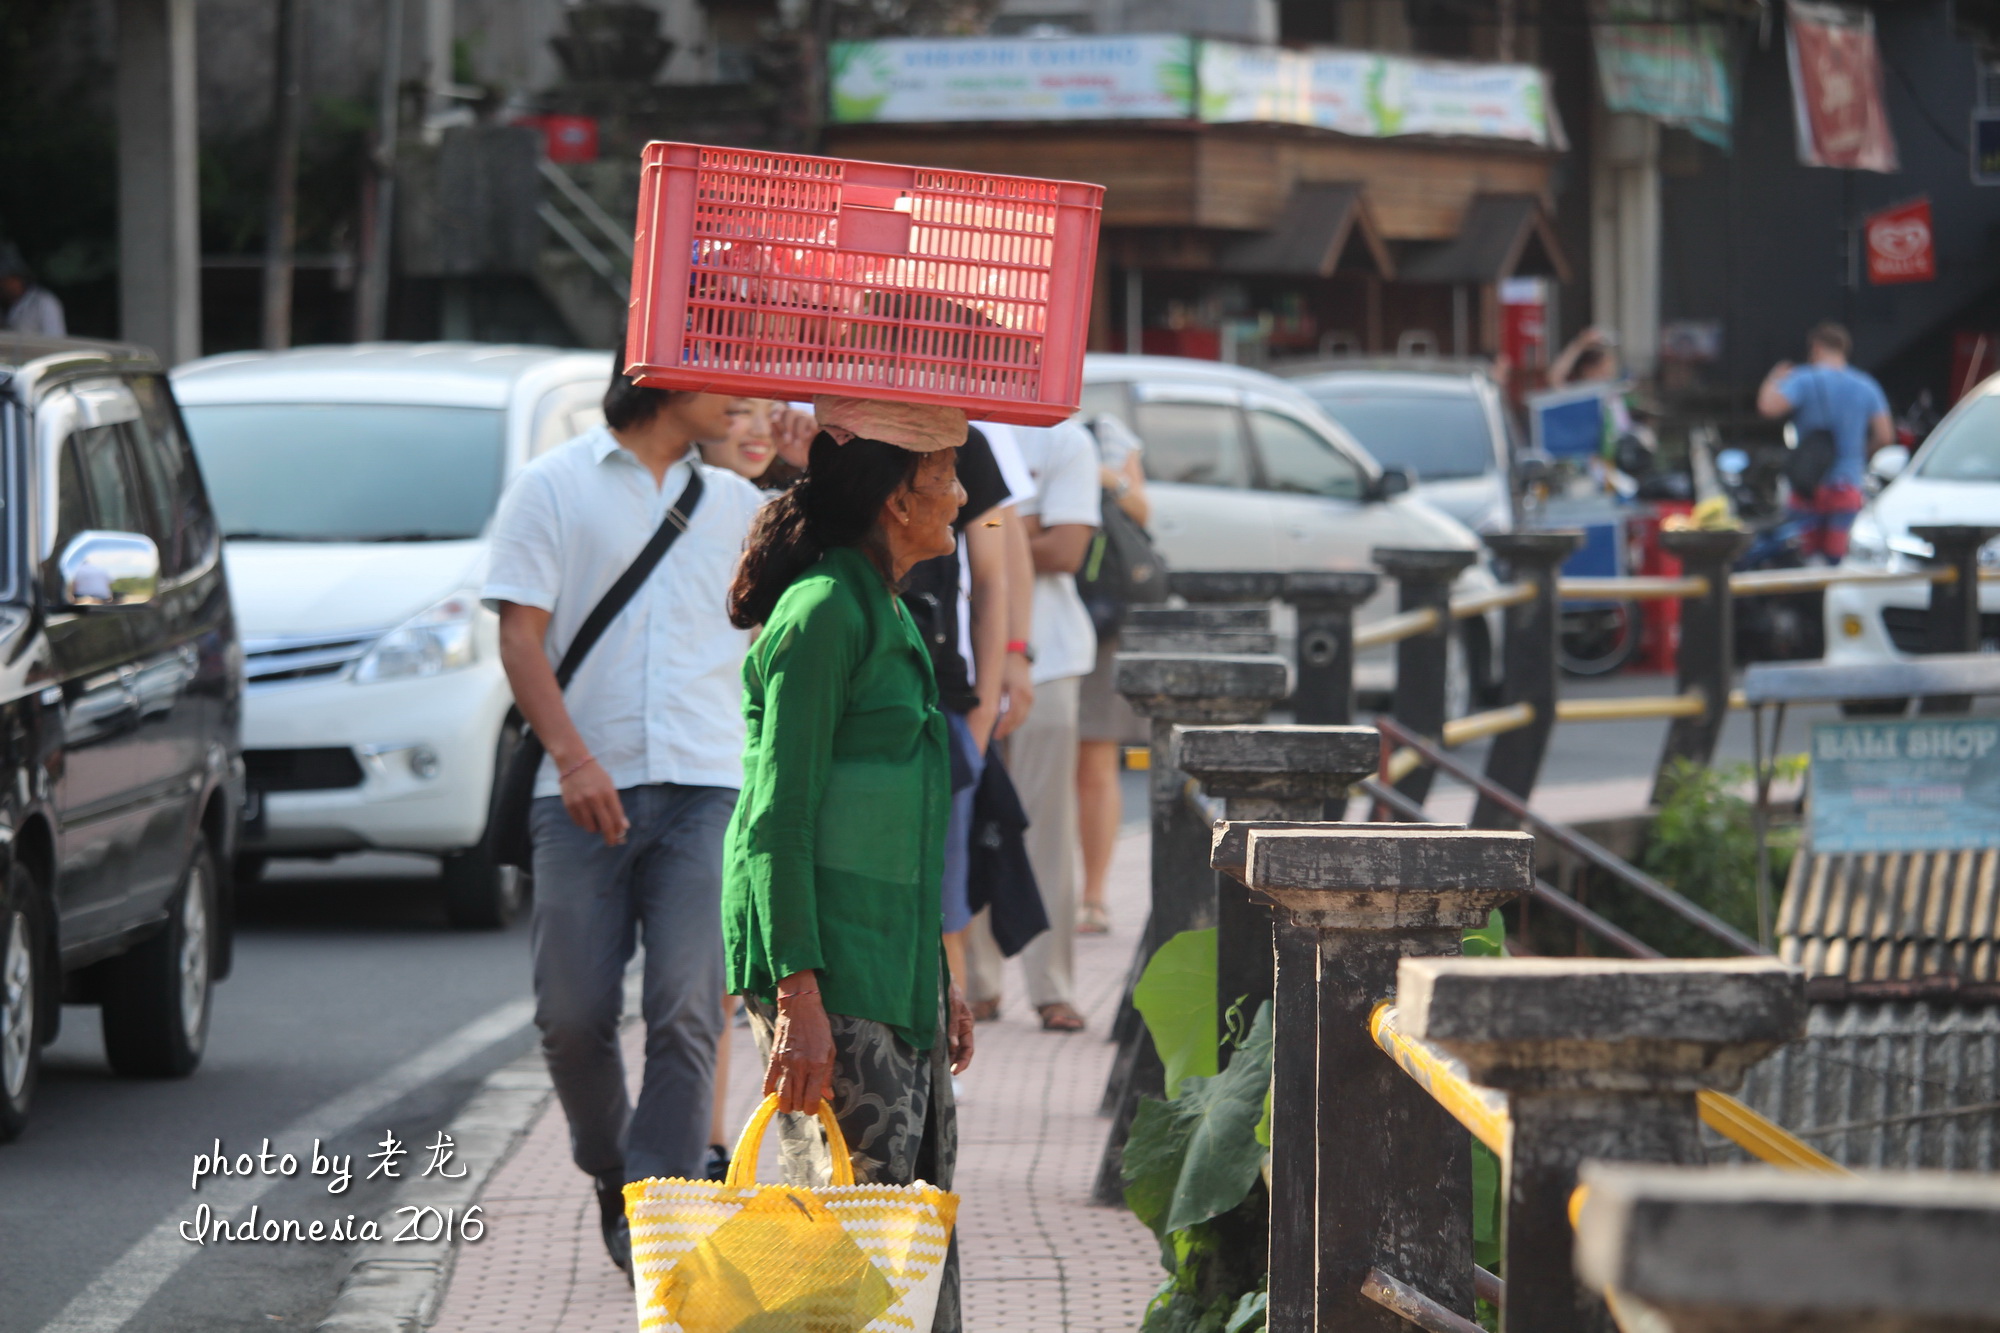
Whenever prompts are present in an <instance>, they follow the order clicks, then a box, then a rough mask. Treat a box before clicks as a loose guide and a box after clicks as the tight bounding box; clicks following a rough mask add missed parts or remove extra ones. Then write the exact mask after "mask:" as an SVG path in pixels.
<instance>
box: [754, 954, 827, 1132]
mask: <svg viewBox="0 0 2000 1333" xmlns="http://www.w3.org/2000/svg"><path fill="white" fill-rule="evenodd" d="M774 1092H775V1093H777V1094H778V1109H779V1110H780V1111H785V1112H789V1113H792V1114H799V1115H810V1114H812V1113H813V1112H815V1111H817V1110H819V1104H820V1103H821V1102H823V1101H828V1100H831V1099H832V1097H833V1025H832V1024H831V1023H829V1022H828V1021H827V1018H826V1006H825V1005H823V1004H822V1003H820V998H819V977H818V976H817V974H815V973H812V972H794V973H793V974H792V975H791V976H789V977H786V978H785V979H784V980H783V981H781V982H779V983H778V1023H777V1031H776V1032H775V1033H774V1034H773V1036H772V1039H771V1064H770V1067H769V1068H767V1069H766V1070H765V1071H764V1095H765V1096H767V1097H768V1096H770V1095H771V1094H772V1093H774Z"/></svg>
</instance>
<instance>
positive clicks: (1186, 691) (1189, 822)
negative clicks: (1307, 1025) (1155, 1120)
mask: <svg viewBox="0 0 2000 1333" xmlns="http://www.w3.org/2000/svg"><path fill="white" fill-rule="evenodd" d="M1117 662H1118V692H1119V693H1120V694H1122V695H1124V696H1125V698H1126V699H1127V701H1129V702H1130V703H1131V705H1132V709H1133V711H1134V712H1136V713H1138V714H1139V716H1141V717H1143V718H1147V719H1150V721H1151V722H1152V732H1153V739H1152V760H1151V767H1150V772H1149V778H1150V781H1149V783H1148V785H1149V787H1150V789H1151V798H1152V802H1151V803H1152V834H1153V837H1152V913H1151V916H1150V917H1149V919H1148V920H1147V923H1146V935H1145V938H1144V939H1143V940H1142V941H1141V942H1140V950H1139V958H1138V959H1137V960H1135V962H1136V964H1137V965H1136V966H1135V967H1134V968H1133V978H1134V979H1135V980H1136V978H1137V975H1138V972H1139V970H1140V969H1141V968H1142V967H1143V966H1144V960H1145V959H1148V958H1150V957H1151V956H1152V952H1153V950H1154V949H1157V948H1158V947H1159V946H1160V944H1161V942H1162V941H1164V940H1169V939H1172V938H1173V937H1174V936H1175V935H1177V934H1179V933H1180V932H1181V931H1184V930H1195V929H1198V928H1200V927H1203V926H1212V925H1214V924H1215V887H1214V880H1213V878H1212V877H1211V876H1210V874H1209V870H1208V852H1209V848H1208V843H1209V835H1208V821H1207V820H1206V819H1204V818H1202V817H1201V815H1200V814H1199V813H1198V812H1197V811H1196V810H1195V809H1194V808H1193V805H1192V802H1190V801H1189V799H1188V796H1189V794H1190V793H1189V787H1190V785H1191V783H1190V779H1189V778H1188V776H1187V775H1186V774H1185V773H1182V772H1181V771H1180V770H1179V769H1177V768H1175V767H1174V765H1173V741H1174V726H1175V724H1176V723H1228V722H1257V721H1261V720H1262V718H1263V716H1264V714H1265V712H1266V711H1267V710H1268V709H1269V708H1270V707H1271V705H1272V704H1274V703H1276V702H1278V701H1279V700H1281V699H1283V698H1284V697H1285V693H1286V686H1287V681H1286V679H1285V675H1286V673H1285V662H1284V659H1283V658H1280V657H1270V656H1261V655H1240V656H1215V657H1172V656H1166V655H1162V654H1154V653H1120V654H1119V655H1118V658H1117ZM1127 998H1128V1000H1129V998H1130V997H1129V996H1128V997H1127ZM1117 1035H1118V1036H1119V1037H1120V1038H1121V1039H1120V1041H1119V1049H1118V1056H1117V1058H1116V1060H1115V1061H1114V1062H1113V1066H1112V1072H1111V1086H1109V1087H1107V1088H1106V1089H1105V1094H1106V1095H1105V1101H1106V1102H1107V1103H1110V1104H1112V1106H1113V1109H1112V1124H1111V1134H1110V1137H1109V1138H1108V1139H1107V1140H1106V1142H1105V1145H1104V1156H1103V1158H1102V1160H1101V1161H1100V1162H1099V1165H1098V1172H1097V1184H1096V1188H1095V1189H1094V1191H1093V1197H1095V1198H1096V1199H1097V1201H1098V1202H1100V1203H1105V1204H1115V1203H1117V1202H1119V1201H1120V1200H1122V1199H1123V1198H1124V1197H1125V1179H1124V1153H1125V1134H1126V1131H1127V1130H1128V1129H1130V1128H1131V1125H1132V1116H1133V1115H1134V1114H1135V1113H1136V1112H1137V1110H1138V1107H1139V1099H1140V1098H1141V1097H1145V1096H1151V1097H1158V1096H1161V1095H1163V1094H1164V1092H1165V1075H1166V1071H1165V1070H1164V1068H1163V1067H1162V1066H1161V1064H1160V1061H1159V1056H1158V1053H1157V1052H1155V1051H1154V1050H1153V1043H1152V1042H1151V1041H1150V1040H1148V1039H1147V1037H1146V1034H1145V1029H1144V1025H1143V1024H1140V1023H1136V1022H1127V1023H1124V1024H1123V1025H1122V1031H1120V1032H1119V1033H1118V1034H1117ZM1114 1090H1115V1096H1114Z"/></svg>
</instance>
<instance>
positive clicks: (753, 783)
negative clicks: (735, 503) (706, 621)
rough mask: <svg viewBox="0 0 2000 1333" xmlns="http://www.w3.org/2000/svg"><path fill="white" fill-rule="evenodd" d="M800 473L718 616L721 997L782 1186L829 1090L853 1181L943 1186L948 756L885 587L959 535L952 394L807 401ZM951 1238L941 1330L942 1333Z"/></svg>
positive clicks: (905, 625)
mask: <svg viewBox="0 0 2000 1333" xmlns="http://www.w3.org/2000/svg"><path fill="white" fill-rule="evenodd" d="M818 416H819V421H820V425H821V428H822V429H821V431H820V433H819V434H818V435H817V436H816V437H815V438H814V440H813V443H812V450H811V455H810V460H809V465H808V467H807V469H806V473H805V475H804V476H803V477H802V478H801V479H800V480H799V482H798V483H797V484H796V485H794V486H793V487H792V488H791V489H790V490H788V491H786V492H785V493H784V494H783V495H781V496H779V497H778V498H777V499H775V500H773V501H772V502H771V503H770V504H769V505H768V506H766V507H765V509H764V511H763V513H762V514H761V516H760V517H759V519H758V520H757V523H756V526H755V527H754V528H753V529H752V531H751V534H750V541H749V546H748V548H747V550H746V551H745V554H744V557H743V562H742V564H741V565H740V566H739V568H738V571H737V576H736V583H735V586H734V587H733V588H732V589H731V592H730V606H729V611H730V617H731V619H732V620H733V621H734V623H735V624H737V625H738V626H741V627H746V628H747V627H749V626H753V625H759V624H761V625H762V626H763V627H764V629H763V633H762V635H761V637H760V638H759V639H758V641H757V643H756V645H755V647H754V648H753V649H752V650H751V653H750V656H749V659H748V660H747V661H746V662H745V664H744V669H743V678H744V701H743V708H744V714H745V718H746V721H747V723H748V732H749V735H748V739H747V741H746V743H745V747H744V755H743V793H742V798H741V800H740V801H739V803H738V805H737V807H736V814H735V817H734V819H733V820H732V821H731V823H730V826H729V833H728V838H727V843H726V851H725V861H724V871H723V935H724V940H725V944H726V946H727V953H728V967H729V989H730V990H731V991H732V992H735V993H739V994H742V995H745V996H747V997H748V1003H749V1008H750V1014H751V1021H752V1025H753V1028H754V1031H755V1035H756V1038H757V1042H758V1046H759V1048H760V1049H761V1050H762V1051H763V1052H764V1054H765V1056H766V1058H767V1059H768V1061H769V1068H768V1071H767V1073H766V1075H765V1091H766V1092H767V1093H775V1094H776V1096H777V1098H778V1109H779V1110H780V1111H783V1112H788V1113H790V1114H788V1115H786V1116H785V1117H784V1118H783V1119H782V1120H781V1121H780V1124H779V1137H780V1141H781V1144H782V1158H783V1165H784V1173H785V1177H786V1182H787V1183H788V1184H793V1185H804V1186H811V1185H823V1184H825V1183H826V1181H827V1179H828V1175H829V1169H830V1162H829V1161H828V1160H827V1151H826V1147H825V1144H824V1142H823V1141H822V1139H821V1137H820V1135H819V1132H818V1129H817V1127H816V1126H815V1124H814V1123H813V1120H812V1119H811V1117H810V1114H809V1113H811V1112H812V1111H814V1110H815V1109H816V1108H817V1107H818V1105H819V1103H820V1101H821V1100H822V1099H824V1100H825V1101H826V1102H827V1103H828V1104H829V1105H830V1106H831V1107H832V1108H833V1112H834V1115H835V1117H836V1118H837V1119H838V1120H839V1122H840V1126H841V1129H842V1131H843V1132H844V1134H845V1135H846V1139H847V1143H848V1146H849V1149H850V1150H851V1153H852V1157H853V1164H854V1174H855V1178H856V1179H857V1180H859V1181H863V1182H873V1183H879V1184H898V1185H901V1184H909V1183H911V1182H913V1181H915V1180H918V1179H922V1180H924V1181H927V1182H928V1183H930V1184H931V1185H934V1186H937V1187H939V1188H943V1189H949V1188H950V1187H951V1174H952V1165H953V1158H954V1156H955V1154H956V1126H955V1122H954V1108H953V1104H952V1091H951V1074H953V1073H956V1072H958V1071H960V1070H963V1069H964V1068H965V1067H966V1065H967V1064H969V1063H970V1062H971V1059H972V1018H971V1014H970V1012H969V1011H968V1010H967V1008H966V1006H965V1004H964V1002H963V1000H961V999H960V997H959V996H958V994H957V992H956V991H955V990H952V989H950V988H949V987H948V986H947V984H946V982H945V979H944V972H943V967H942V962H943V953H942V948H941V939H940V921H939V899H938V882H939V876H940V874H941V873H942V865H943V854H944V834H945V825H946V821H947V818H948V815H949V809H950V801H951V773H950V757H949V748H948V741H947V731H946V726H945V720H944V717H943V715H942V714H941V713H940V712H939V711H938V705H937V684H936V681H935V679H934V678H933V676H932V673H931V665H930V656H929V653H928V651H927V650H926V648H925V645H924V641H923V639H922V637H921V636H920V635H919V633H918V631H917V628H916V626H915V624H914V623H913V622H912V621H911V619H910V616H909V613H908V612H907V611H906V610H905V609H904V608H903V605H902V603H901V601H900V599H899V598H898V597H897V595H896V585H897V583H898V582H899V581H900V580H901V578H902V577H903V575H904V574H905V573H906V572H907V571H908V570H909V568H910V567H911V566H912V565H914V564H915V563H916V562H918V561H920V560H924V559H928V558H930V557H932V556H938V555H945V554H949V553H950V552H952V551H953V550H954V549H956V546H955V537H954V535H953V531H952V519H953V518H954V517H955V516H956V514H957V513H958V510H959V506H960V505H962V504H963V503H964V501H965V491H964V489H963V488H962V487H961V486H960V485H959V484H958V478H957V475H956V451H957V447H958V446H959V445H960V444H961V443H963V441H964V439H965V435H966V425H965V416H964V414H963V413H962V412H959V411H957V410H956V409H946V408H934V407H912V406H903V405H897V404H888V403H874V402H860V401H856V400H852V399H841V400H822V402H821V404H820V410H819V413H818ZM956 1259H957V1256H956V1248H955V1243H954V1249H953V1252H952V1256H951V1259H950V1260H949V1261H948V1264H949V1266H948V1268H947V1271H946V1273H945V1278H944V1284H943V1290H942V1293H941V1297H940V1300H939V1302H938V1312H937V1319H936V1323H935V1324H934V1325H933V1327H934V1329H936V1330H938V1333H950V1331H955V1330H957V1329H958V1327H959V1311H958V1281H957V1262H956Z"/></svg>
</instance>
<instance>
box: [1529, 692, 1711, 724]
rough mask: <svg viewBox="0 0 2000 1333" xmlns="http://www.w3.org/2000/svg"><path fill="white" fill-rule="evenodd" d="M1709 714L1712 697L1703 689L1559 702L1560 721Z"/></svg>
mask: <svg viewBox="0 0 2000 1333" xmlns="http://www.w3.org/2000/svg"><path fill="white" fill-rule="evenodd" d="M1707 711H1708V696H1706V695H1704V694H1703V693H1701V691H1699V690H1689V691H1688V692H1687V693H1686V694H1646V695H1640V696H1638V697H1636V698H1630V699H1559V700H1557V701H1556V721H1558V722H1624V721H1629V720H1630V719H1633V718H1643V717H1700V716H1701V715H1702V714H1703V713H1705V712H1707Z"/></svg>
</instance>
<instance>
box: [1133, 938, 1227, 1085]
mask: <svg viewBox="0 0 2000 1333" xmlns="http://www.w3.org/2000/svg"><path fill="white" fill-rule="evenodd" d="M1215 939H1216V935H1215V930H1214V928H1213V927H1210V928H1209V929H1207V930H1184V931H1182V932H1181V933H1180V934H1178V935H1176V936H1174V937H1173V938H1172V939H1170V940H1168V941H1167V942H1166V943H1165V944H1162V945H1161V946H1160V947H1159V950H1158V951H1157V952H1156V953H1154V955H1153V957H1152V961H1151V962H1149V963H1147V964H1146V971H1145V973H1144V974H1143V975H1142V976H1141V977H1140V978H1139V984H1138V985H1137V986H1135V987H1133V988H1132V1006H1133V1008H1135V1009H1137V1010H1138V1011H1139V1016H1140V1017H1141V1018H1143V1019H1145V1020H1146V1031H1147V1032H1148V1033H1150V1034H1151V1035H1152V1038H1153V1049H1154V1050H1156V1051H1158V1052H1159V1053H1160V1063H1161V1064H1162V1065H1164V1066H1166V1070H1167V1097H1168V1099H1169V1100H1172V1099H1173V1098H1176V1097H1178V1096H1180V1093H1181V1084H1182V1083H1183V1082H1185V1081H1186V1080H1187V1079H1188V1078H1189V1077H1190V1076H1195V1075H1198V1076H1201V1077H1204V1078H1205V1077H1208V1076H1210V1075H1212V1074H1214V1073H1215V1070H1216V1048H1215V1029H1216V1019H1215V973H1216V957H1215V948H1216V946H1215Z"/></svg>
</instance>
